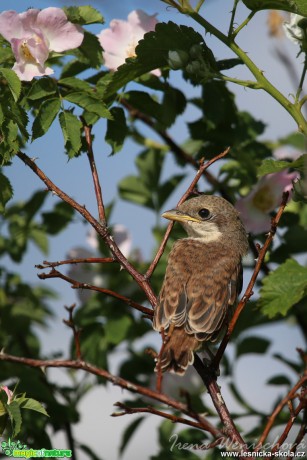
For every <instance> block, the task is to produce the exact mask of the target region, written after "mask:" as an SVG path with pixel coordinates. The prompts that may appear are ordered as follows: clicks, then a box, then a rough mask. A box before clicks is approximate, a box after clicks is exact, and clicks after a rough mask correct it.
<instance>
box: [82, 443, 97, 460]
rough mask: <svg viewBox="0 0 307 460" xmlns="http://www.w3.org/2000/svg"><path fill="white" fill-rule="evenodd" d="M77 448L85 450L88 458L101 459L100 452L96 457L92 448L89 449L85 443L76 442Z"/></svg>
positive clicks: (92, 459)
mask: <svg viewBox="0 0 307 460" xmlns="http://www.w3.org/2000/svg"><path fill="white" fill-rule="evenodd" d="M78 448H79V449H80V450H83V452H85V453H86V455H87V457H88V458H90V459H91V460H103V458H102V457H101V456H100V454H99V457H98V456H97V455H96V454H95V452H94V451H93V449H91V448H90V447H89V446H86V445H85V444H78Z"/></svg>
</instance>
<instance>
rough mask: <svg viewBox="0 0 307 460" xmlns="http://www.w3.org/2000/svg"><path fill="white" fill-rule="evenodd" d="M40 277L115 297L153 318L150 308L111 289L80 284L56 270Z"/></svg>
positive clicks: (74, 287)
mask: <svg viewBox="0 0 307 460" xmlns="http://www.w3.org/2000/svg"><path fill="white" fill-rule="evenodd" d="M38 277H39V279H41V280H46V279H50V278H60V279H62V280H63V281H66V282H67V283H70V284H71V285H72V287H73V289H87V290H90V291H96V292H101V293H102V294H106V295H108V296H110V297H114V298H115V299H118V300H121V301H122V302H124V303H126V304H127V305H129V307H132V308H134V309H135V310H138V311H141V312H142V313H144V314H146V315H148V316H149V317H152V316H153V311H152V310H151V309H150V308H147V307H143V305H140V304H138V303H137V302H134V300H132V299H129V298H128V297H125V296H123V295H121V294H118V293H117V292H115V291H111V290H110V289H105V288H102V287H98V286H94V285H92V284H88V283H80V282H79V281H77V280H75V279H73V278H70V277H69V276H66V275H63V273H61V272H59V271H58V270H55V269H54V268H53V269H52V270H51V271H50V272H49V273H40V274H39V275H38Z"/></svg>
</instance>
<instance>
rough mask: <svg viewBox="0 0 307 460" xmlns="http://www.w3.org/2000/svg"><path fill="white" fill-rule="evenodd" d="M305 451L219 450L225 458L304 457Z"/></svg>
mask: <svg viewBox="0 0 307 460" xmlns="http://www.w3.org/2000/svg"><path fill="white" fill-rule="evenodd" d="M305 455H306V452H285V451H279V452H265V451H262V452H261V451H259V452H221V457H226V458H228V457H229V458H231V457H233V458H237V457H241V458H242V457H245V458H252V457H254V458H257V457H260V458H278V457H285V458H287V457H293V458H295V457H301V458H303V457H305Z"/></svg>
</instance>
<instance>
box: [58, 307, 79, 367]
mask: <svg viewBox="0 0 307 460" xmlns="http://www.w3.org/2000/svg"><path fill="white" fill-rule="evenodd" d="M75 308H76V304H75V303H74V304H73V305H71V306H70V307H66V306H65V309H66V310H67V311H68V315H69V316H68V319H63V323H64V324H66V326H68V327H70V328H71V330H72V331H73V335H74V342H75V347H76V355H77V360H78V361H81V360H82V354H81V347H80V334H81V332H82V330H81V329H79V328H77V327H76V325H75V322H74V318H73V311H74V309H75Z"/></svg>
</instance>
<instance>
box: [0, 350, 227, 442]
mask: <svg viewBox="0 0 307 460" xmlns="http://www.w3.org/2000/svg"><path fill="white" fill-rule="evenodd" d="M0 361H6V362H12V363H19V364H22V365H25V366H30V367H41V368H48V367H56V368H62V367H65V368H70V369H82V370H84V371H85V372H88V373H90V374H93V375H97V376H98V377H102V378H104V379H106V380H108V381H109V382H111V383H113V384H114V385H117V386H120V387H121V388H124V389H126V390H129V391H131V392H132V393H138V394H140V395H143V396H146V397H148V398H151V399H154V400H156V401H159V402H161V403H163V404H166V405H167V406H170V407H172V408H174V409H176V410H179V411H180V412H182V413H184V414H185V415H187V416H188V417H191V418H195V416H196V417H197V421H198V422H199V424H200V425H201V426H199V427H198V428H201V429H202V430H204V431H207V432H209V433H210V434H212V436H213V437H214V438H219V439H221V438H223V439H225V437H226V436H225V434H223V433H222V432H221V431H220V430H219V429H217V428H216V427H214V426H213V425H212V424H211V423H210V422H209V421H208V420H206V419H205V418H204V417H201V416H199V414H194V413H192V412H191V411H190V410H189V409H188V407H187V405H186V404H183V403H181V402H179V401H176V400H175V399H173V398H171V397H169V396H167V395H166V394H163V393H159V392H157V391H154V390H151V389H149V388H145V387H143V386H141V385H138V384H137V383H133V382H129V381H128V380H125V379H123V378H121V377H116V376H115V375H112V374H110V373H109V372H108V371H106V370H105V369H99V368H98V367H96V366H93V365H91V364H89V363H87V362H85V361H76V360H42V359H31V358H20V357H19V356H12V355H8V354H6V353H0Z"/></svg>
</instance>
